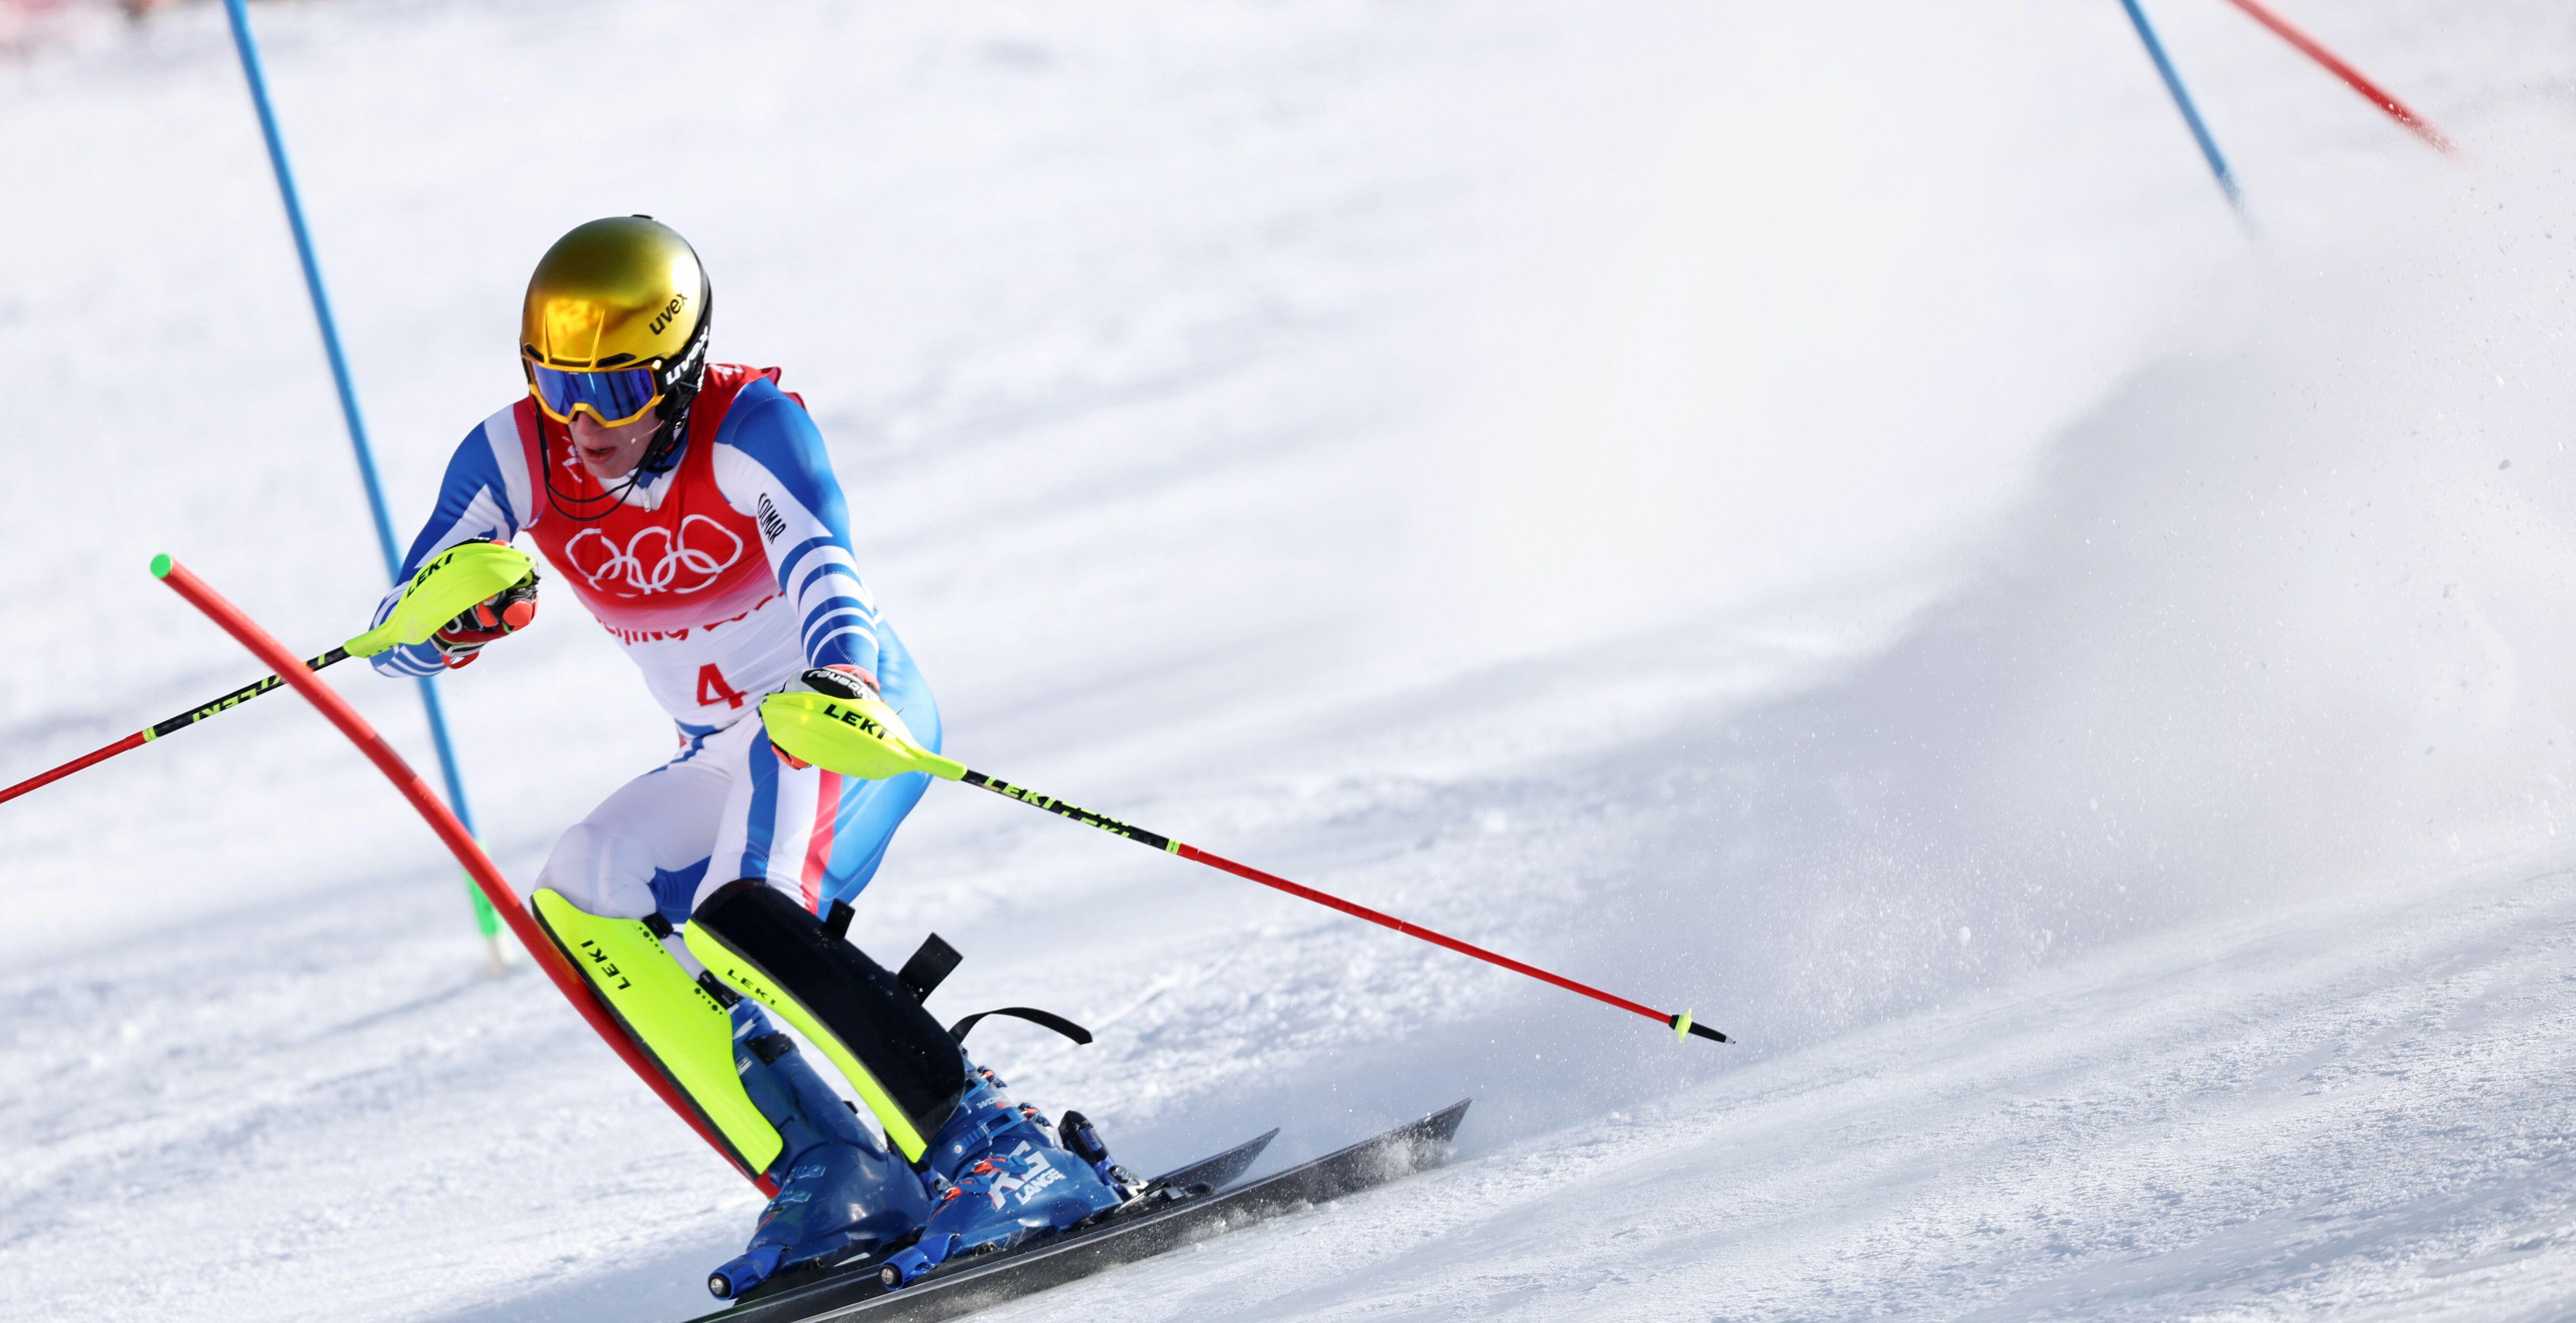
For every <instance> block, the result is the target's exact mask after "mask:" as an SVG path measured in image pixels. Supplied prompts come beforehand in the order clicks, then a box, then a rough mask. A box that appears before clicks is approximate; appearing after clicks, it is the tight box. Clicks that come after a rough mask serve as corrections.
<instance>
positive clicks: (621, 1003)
mask: <svg viewBox="0 0 2576 1323" xmlns="http://www.w3.org/2000/svg"><path fill="white" fill-rule="evenodd" d="M530 900H531V901H533V902H534V903H533V905H532V906H531V908H533V909H534V910H535V911H536V916H537V924H538V926H539V927H541V928H543V929H544V930H545V933H546V936H547V937H549V938H551V939H553V941H554V944H555V946H556V948H557V949H558V950H561V951H562V952H563V953H564V956H565V958H567V959H569V960H571V961H572V963H573V967H574V968H575V969H578V970H580V971H581V973H582V977H584V978H586V979H588V980H589V981H590V985H591V987H593V988H595V989H597V990H598V992H599V998H600V1000H601V1001H603V1002H606V1003H607V1004H608V1010H609V1013H610V1014H611V1015H614V1016H616V1017H617V1023H618V1024H619V1026H620V1027H622V1028H624V1029H625V1030H626V1033H627V1036H628V1037H631V1038H633V1039H634V1040H635V1043H636V1045H637V1046H638V1047H641V1048H642V1049H643V1050H644V1055H645V1057H646V1058H648V1059H649V1060H651V1061H652V1063H653V1064H654V1066H655V1067H657V1068H658V1069H660V1070H661V1072H662V1074H663V1075H664V1077H666V1078H668V1079H669V1080H670V1081H671V1083H672V1084H673V1085H675V1086H677V1088H678V1090H679V1093H680V1096H681V1097H683V1098H686V1099H688V1100H689V1105H690V1106H691V1107H693V1108H695V1109H696V1111H697V1113H698V1115H699V1117H700V1118H701V1119H703V1120H704V1121H705V1122H706V1123H707V1129H708V1130H709V1131H710V1132H712V1133H713V1134H714V1135H716V1137H718V1138H719V1139H721V1140H723V1141H724V1144H725V1148H726V1152H727V1155H728V1156H730V1157H731V1158H733V1160H734V1161H735V1163H737V1164H738V1165H740V1166H741V1167H742V1169H743V1170H744V1171H745V1172H746V1173H748V1174H751V1175H754V1176H757V1175H760V1174H761V1173H763V1172H766V1171H767V1170H768V1169H769V1165H770V1164H771V1163H772V1162H775V1161H777V1160H778V1156H779V1154H780V1153H781V1152H783V1151H784V1150H785V1148H786V1142H785V1141H784V1140H782V1139H781V1138H780V1137H779V1134H778V1128H777V1127H776V1126H775V1125H772V1124H771V1123H770V1121H769V1118H767V1117H766V1116H764V1115H762V1113H761V1109H760V1108H759V1107H757V1106H755V1105H754V1104H753V1102H752V1100H751V1097H750V1095H749V1094H747V1093H746V1092H745V1091H744V1089H743V1083H742V1077H741V1075H740V1073H739V1072H738V1071H737V1070H736V1068H735V1064H734V1042H733V1028H734V1026H733V1017H732V1015H731V1014H730V1013H729V1012H728V1011H727V1010H726V1008H725V1007H724V1006H723V1005H722V1004H720V1003H719V1002H718V1001H717V1000H716V997H715V994H714V993H712V992H709V991H708V990H707V989H706V988H704V987H701V986H699V984H698V982H697V980H696V979H694V978H692V977H690V975H689V972H688V971H687V970H685V969H682V968H681V967H680V962H679V961H677V960H674V959H673V958H672V957H671V953H670V951H669V950H668V949H667V948H665V947H664V946H663V945H662V939H661V937H660V936H659V935H658V934H657V933H656V932H655V931H654V929H653V928H652V927H651V926H649V925H648V924H647V923H646V922H645V921H644V920H641V919H604V918H601V917H599V916H598V915H595V914H590V913H587V912H585V911H584V910H582V909H581V907H579V906H577V905H575V904H573V903H572V902H571V901H568V900H566V899H564V898H563V897H562V896H561V895H560V894H557V893H556V892H555V891H554V890H553V889H551V888H545V887H540V888H538V890H537V894H536V895H534V896H532V897H530ZM667 930H668V929H667V927H666V928H665V929H664V931H667Z"/></svg>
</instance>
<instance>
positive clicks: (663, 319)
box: [653, 294, 689, 335]
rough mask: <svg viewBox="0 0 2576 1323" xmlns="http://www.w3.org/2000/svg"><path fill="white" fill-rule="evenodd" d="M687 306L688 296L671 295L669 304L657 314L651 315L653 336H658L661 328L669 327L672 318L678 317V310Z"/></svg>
mask: <svg viewBox="0 0 2576 1323" xmlns="http://www.w3.org/2000/svg"><path fill="white" fill-rule="evenodd" d="M688 305H689V296H688V295H686V294H674V295H672V296H671V302H670V303H669V304H668V305H667V306H665V307H664V308H663V309H662V310H661V311H660V312H657V313H655V314H653V334H655V335H660V334H661V333H662V328H663V327H665V326H668V325H670V324H671V319H673V318H675V317H677V316H679V315H680V309H682V308H685V307H687V306H688Z"/></svg>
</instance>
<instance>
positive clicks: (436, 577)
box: [155, 542, 536, 657]
mask: <svg viewBox="0 0 2576 1323" xmlns="http://www.w3.org/2000/svg"><path fill="white" fill-rule="evenodd" d="M155 564H156V565H157V564H158V562H155ZM156 572H157V570H156ZM535 572H536V562H535V561H533V560H530V559H529V558H528V553H526V552H524V551H520V550H518V549H517V548H515V547H509V546H504V545H502V544H501V543H498V542H466V543H461V544H459V545H457V546H453V547H449V548H448V549H447V550H445V551H442V552H440V553H438V555H436V556H434V557H431V558H430V562H429V563H428V564H426V565H423V566H421V567H420V573H418V574H415V575H413V576H411V583H410V585H409V586H407V587H405V588H404V589H403V595H402V600H401V601H399V602H396V603H394V611H393V614H392V615H389V616H386V617H385V623H383V624H381V625H378V626H376V627H375V628H374V629H371V630H368V631H367V632H366V633H364V634H360V635H359V636H357V637H356V638H353V639H351V640H349V641H348V642H347V643H345V644H343V645H341V646H342V647H343V648H345V649H346V650H347V651H348V653H349V655H350V656H352V657H373V656H375V655H376V654H377V653H380V652H383V651H384V650H386V649H387V648H397V647H403V646H406V645H409V644H415V643H427V642H429V637H430V635H432V634H435V633H437V632H438V631H439V629H440V628H441V627H442V626H444V625H446V624H447V622H448V621H451V620H454V619H455V618H457V617H458V616H461V615H463V614H465V613H466V612H467V611H468V610H471V609H472V608H473V606H474V604H475V603H477V602H480V601H482V600H484V599H485V598H488V597H490V596H492V595H493V594H495V593H499V592H504V591H507V590H508V589H509V588H511V587H512V586H513V585H516V584H517V583H518V582H519V581H520V580H522V579H525V578H527V577H528V576H529V575H530V574H533V573H535Z"/></svg>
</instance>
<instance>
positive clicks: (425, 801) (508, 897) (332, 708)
mask: <svg viewBox="0 0 2576 1323" xmlns="http://www.w3.org/2000/svg"><path fill="white" fill-rule="evenodd" d="M152 573H153V574H154V575H155V576H156V577H158V578H159V579H160V580H161V581H162V582H163V583H166V584H168V585H170V587H171V588H172V589H173V590H175V591H176V592H177V593H178V594H179V595H180V596H181V597H184V598H186V599H188V604H189V605H190V606H193V607H195V608H197V609H198V610H200V611H203V612H205V613H206V617H207V618H208V619H210V620H212V621H214V622H215V623H216V624H218V625H221V626H222V627H223V630H224V632H225V633H227V634H230V635H232V636H233V638H234V640H235V641H236V642H239V643H240V644H241V645H242V646H243V647H245V648H248V649H250V651H251V654H252V655H253V656H255V657H258V658H259V659H260V661H261V662H262V663H264V664H266V665H267V666H269V667H270V668H271V669H273V670H274V671H276V673H277V674H278V675H279V676H280V677H282V678H283V679H284V680H285V681H286V682H287V683H288V684H290V685H293V686H295V692H297V693H299V694H302V695H304V698H305V701H307V702H310V703H311V704H313V706H314V707H316V708H318V709H320V710H321V713H322V715H323V716H324V717H327V718H329V719H330V722H331V724H332V725H334V726H337V727H339V728H340V733H341V734H343V735H346V736H348V737H349V742H350V743H352V744H355V745H357V746H358V751H359V752H361V753H364V754H365V755H367V759H368V761H370V762H373V763H374V764H375V765H376V770H378V771H380V772H383V773H384V774H385V779H386V780H388V781H391V782H393V783H394V789H396V790H399V791H401V792H402V795H403V798H405V799H407V800H410V801H411V806H412V807H413V808H414V809H416V810H418V811H419V813H420V816H421V817H423V818H425V819H427V820H428V822H429V827H430V830H432V831H434V832H437V833H438V839H440V840H441V841H444V842H446V843H447V848H448V851H449V852H450V853H452V854H454V855H455V856H456V862H458V863H459V864H462V865H464V866H465V873H466V875H467V876H468V877H471V878H473V879H474V885H475V886H476V887H478V888H480V889H481V890H482V892H483V896H484V899H486V900H489V901H490V902H492V908H493V909H494V910H495V911H496V912H498V913H499V914H500V916H501V918H502V920H503V921H504V922H506V923H508V924H509V925H510V931H511V932H512V933H514V934H516V935H517V937H518V939H519V945H521V946H524V947H526V948H527V950H528V957H529V958H530V959H532V960H534V961H536V962H537V967H538V968H540V969H543V970H544V971H546V977H548V978H550V979H553V980H554V983H555V988H556V990H557V991H559V992H561V993H563V995H564V999H565V1000H566V1001H569V1002H571V1003H572V1006H573V1009H574V1010H576V1011H579V1012H581V1018H583V1019H584V1020H587V1021H589V1022H590V1027H591V1028H592V1029H594V1030H597V1031H598V1033H599V1036H600V1037H601V1038H602V1039H604V1040H606V1042H607V1043H608V1046H609V1048H610V1049H611V1050H613V1051H615V1052H616V1053H617V1055H618V1057H619V1058H620V1059H622V1060H623V1061H625V1062H626V1064H627V1066H628V1067H629V1068H631V1069H633V1070H634V1072H635V1074H636V1077H637V1078H639V1079H641V1080H643V1081H644V1085H645V1087H646V1088H649V1089H651V1090H652V1091H653V1092H654V1094H655V1096H657V1097H659V1098H661V1100H662V1101H663V1102H664V1103H666V1104H668V1105H669V1106H670V1108H671V1110H672V1111H673V1112H675V1113H677V1114H678V1115H679V1117H680V1119H681V1120H683V1121H686V1122H688V1124H689V1128H690V1129H691V1130H694V1131H696V1132H697V1133H698V1137H699V1138H700V1139H703V1140H705V1141H706V1142H707V1146H708V1147H710V1148H713V1149H714V1150H715V1151H716V1152H717V1153H719V1154H724V1156H725V1161H726V1163H727V1164H729V1165H732V1166H733V1168H734V1170H736V1171H740V1172H742V1174H743V1175H744V1176H746V1177H748V1178H750V1180H751V1183H752V1184H754V1185H756V1186H758V1187H760V1191H761V1193H763V1194H770V1195H774V1194H776V1193H778V1188H777V1186H776V1185H774V1184H773V1183H771V1181H770V1180H769V1179H768V1178H767V1177H765V1176H763V1175H761V1174H760V1173H759V1172H756V1171H749V1170H745V1169H744V1168H743V1167H742V1166H741V1165H740V1164H739V1163H735V1162H734V1160H733V1156H732V1155H731V1154H730V1153H729V1152H727V1150H726V1148H725V1146H724V1145H723V1144H722V1143H721V1142H719V1141H718V1140H717V1138H716V1136H715V1134H714V1133H713V1132H712V1131H710V1130H708V1129H707V1126H706V1123H705V1122H704V1121H701V1120H700V1119H698V1115H697V1113H696V1111H695V1110H694V1109H692V1108H691V1107H690V1106H689V1105H688V1103H687V1102H686V1101H685V1100H683V1099H682V1098H681V1097H680V1096H679V1094H678V1093H677V1092H675V1091H674V1090H673V1088H672V1086H671V1082H670V1081H669V1080H667V1079H665V1078H663V1076H662V1072H661V1071H660V1070H658V1069H656V1068H655V1067H654V1066H653V1064H652V1063H651V1062H649V1061H646V1060H645V1059H644V1055H643V1053H642V1052H641V1051H639V1050H637V1048H636V1046H635V1044H634V1042H633V1041H632V1040H630V1039H629V1038H627V1036H626V1032H625V1031H624V1030H623V1029H620V1028H618V1027H617V1022H616V1020H615V1019H614V1018H613V1017H611V1016H610V1014H609V1012H608V1008H607V1006H605V1005H603V1004H602V1003H601V1002H600V1000H599V995H598V994H597V993H595V992H593V991H592V990H591V987H590V985H589V984H588V983H586V982H583V981H582V977H581V974H580V972H579V971H577V970H575V969H574V968H573V967H572V964H571V962H569V961H567V960H565V959H564V957H563V953H562V952H561V951H558V950H556V949H555V944H554V943H553V942H551V941H548V940H546V937H545V934H543V933H541V932H539V931H538V930H537V925H536V920H534V919H532V918H530V917H529V915H528V907H527V906H526V905H524V904H521V903H520V901H519V893H518V892H516V891H513V890H511V889H510V884H509V882H508V881H507V880H506V879H504V878H503V877H502V876H501V870H500V869H498V868H495V867H493V866H492V858H491V856H489V855H487V854H485V853H483V847H482V846H480V845H477V844H475V841H474V837H473V835H472V834H471V833H469V832H467V831H466V830H465V825H464V824H463V823H461V822H458V821H457V820H456V815H455V814H454V813H451V812H449V811H448V808H447V805H446V804H445V803H443V802H441V801H440V800H439V798H438V797H437V796H436V795H433V794H431V793H430V792H429V787H428V786H426V785H423V784H422V783H421V779H420V776H419V774H418V773H415V772H414V771H412V770H411V765H410V764H408V763H405V762H404V761H403V760H402V755H400V754H398V753H395V752H394V751H393V746H391V745H389V744H387V743H385V740H384V737H383V736H381V735H378V734H377V733H376V730H375V727H373V726H370V725H368V724H367V719H366V718H364V717H361V716H359V715H358V712H357V709H355V708H352V707H350V706H349V703H348V700H346V699H344V698H342V697H340V695H339V694H338V693H336V692H334V691H333V690H331V689H330V688H329V687H327V686H325V685H324V684H323V683H322V681H321V680H320V679H318V678H316V677H315V676H314V675H313V673H312V672H311V671H308V670H306V669H305V664H304V662H302V661H301V660H299V659H298V658H297V657H296V656H295V654H294V653H291V652H288V651H287V650H286V645H285V644H282V643H280V642H278V641H277V639H276V638H275V637H274V636H272V635H271V634H269V632H268V631H267V630H264V629H261V628H260V627H259V625H258V624H257V623H256V622H254V621H252V620H251V618H250V617H249V616H247V615H245V614H243V613H242V610H241V608H240V607H237V606H234V605H233V604H232V603H231V602H228V601H226V600H224V597H223V595H222V594H220V593H217V592H216V591H215V590H214V589H213V588H210V587H208V586H207V585H206V581H205V580H203V579H200V578H198V577H197V576H196V575H194V574H191V573H189V572H188V569H187V567H186V566H183V565H181V564H179V563H178V562H177V561H174V560H172V559H170V558H169V557H167V556H162V557H158V558H156V559H155V560H154V561H153V562H152ZM105 752H106V751H104V750H102V751H101V756H104V754H105Z"/></svg>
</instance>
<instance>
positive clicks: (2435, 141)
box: [2227, 0, 2459, 156]
mask: <svg viewBox="0 0 2576 1323" xmlns="http://www.w3.org/2000/svg"><path fill="white" fill-rule="evenodd" d="M2227 3H2229V4H2231V5H2234V6H2236V7H2237V8H2238V9H2241V10H2244V11H2245V14H2246V16H2247V17H2249V18H2251V19H2253V20H2254V21H2255V22H2257V23H2260V24H2262V25H2263V26H2265V27H2267V28H2270V29H2271V30H2272V33H2273V35H2274V36H2277V37H2279V38H2280V39H2281V40H2283V41H2286V42H2288V43H2290V44H2291V45H2292V46H2295V47H2297V48H2298V51H2299V53H2300V54H2301V55H2305V56H2307V57H2308V58H2309V59H2311V60H2314V61H2316V62H2317V63H2318V64H2320V65H2323V66H2324V67H2325V70H2326V72H2328V73H2331V74H2333V75H2334V76H2335V77H2337V78H2340V79H2342V80H2343V81H2344V85H2345V86H2347V87H2349V88H2351V89H2352V90H2354V91H2356V92H2359V93H2361V94H2362V96H2364V97H2365V98H2368V99H2369V101H2370V104H2372V105H2374V106H2377V107H2379V108H2380V110H2382V111H2383V112H2385V113H2386V114H2387V116H2388V117H2389V118H2390V119H2393V120H2395V121H2397V122H2398V123H2400V124H2403V125H2405V126H2406V129H2407V131H2408V132H2410V133H2412V134H2414V135H2415V136H2416V137H2418V138H2422V139H2423V140H2424V141H2426V142H2428V143H2431V144H2432V145H2433V149H2434V150H2435V151H2438V152H2440V153H2442V154H2443V155H2445V156H2455V155H2458V154H2459V145H2458V144H2456V143H2454V142H2452V141H2451V138H2450V135H2448V134H2446V133H2444V132H2442V131H2441V130H2440V129H2437V128H2435V127H2433V124H2432V121H2430V120H2427V119H2425V118H2424V117H2423V116H2421V115H2418V114H2416V113H2415V112H2414V111H2412V110H2410V109H2408V108H2407V106H2406V103H2405V102H2403V101H2400V100H2398V99H2397V98H2396V97H2393V96H2390V95H2389V94H2388V89H2386V88H2383V87H2381V86H2380V85H2379V84H2377V83H2374V82H2372V81H2370V79H2369V78H2367V77H2365V76H2363V74H2362V72H2361V70H2359V69H2355V68H2353V67H2352V66H2351V65H2349V64H2346V63H2344V62H2343V60H2342V59H2341V58H2340V57H2338V56H2337V55H2336V54H2335V53H2334V52H2333V51H2330V50H2327V49H2326V48H2325V47H2324V46H2321V45H2319V44H2318V43H2317V39H2316V38H2314V37H2311V36H2309V35H2308V34H2307V33H2304V32H2301V31H2300V30H2299V29H2297V28H2295V27H2293V26H2291V25H2290V21H2289V20H2288V19H2286V18H2283V17H2281V16H2280V15H2279V14H2276V13H2273V12H2272V10H2271V9H2270V8H2269V7H2268V6H2266V5H2264V4H2263V3H2262V2H2261V0H2227Z"/></svg>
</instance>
